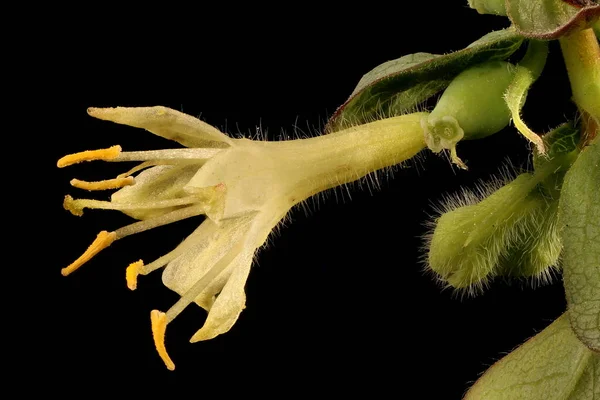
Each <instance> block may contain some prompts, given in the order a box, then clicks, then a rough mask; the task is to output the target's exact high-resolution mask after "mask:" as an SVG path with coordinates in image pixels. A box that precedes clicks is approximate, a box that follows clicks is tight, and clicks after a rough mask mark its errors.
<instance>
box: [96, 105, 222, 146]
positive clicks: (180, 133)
mask: <svg viewBox="0 0 600 400" xmlns="http://www.w3.org/2000/svg"><path fill="white" fill-rule="evenodd" d="M88 114H90V115H91V116H92V117H96V118H99V119H103V120H107V121H112V122H116V123H118V124H124V125H129V126H134V127H137V128H143V129H146V130H148V131H150V132H152V133H154V134H156V135H158V136H162V137H164V138H166V139H170V140H174V141H176V142H179V143H181V144H182V145H184V146H186V147H227V146H229V145H231V143H232V140H231V138H229V137H228V136H226V135H225V134H224V133H222V132H221V131H219V130H218V129H217V128H215V127H213V126H211V125H209V124H207V123H205V122H203V121H200V120H199V119H198V118H194V117H192V116H191V115H187V114H184V113H182V112H179V111H176V110H173V109H171V108H168V107H162V106H156V107H115V108H89V109H88Z"/></svg>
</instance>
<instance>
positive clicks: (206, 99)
mask: <svg viewBox="0 0 600 400" xmlns="http://www.w3.org/2000/svg"><path fill="white" fill-rule="evenodd" d="M403 3H404V2H399V3H397V4H396V5H395V7H394V8H390V6H388V5H383V4H378V3H376V2H372V3H366V4H360V5H356V6H352V5H350V3H344V4H342V5H339V6H338V7H336V8H330V9H327V8H326V7H325V6H313V7H309V6H304V5H302V6H301V5H300V4H287V3H286V4H277V5H272V6H268V7H267V6H256V5H245V6H243V7H240V6H230V7H229V6H227V7H224V8H223V9H216V8H214V7H213V6H210V7H207V6H203V5H202V4H201V3H199V4H195V5H194V6H193V7H190V8H181V7H180V6H177V5H175V4H173V5H171V4H162V5H161V6H160V7H156V8H150V6H149V5H146V6H145V7H144V8H140V9H138V10H134V12H132V10H127V12H125V11H124V10H123V9H122V8H120V7H116V6H108V5H100V4H96V5H95V6H93V7H88V8H85V9H73V8H69V9H64V10H62V9H52V10H49V13H51V15H52V16H54V17H55V18H49V20H51V21H53V22H52V23H51V24H50V25H49V27H48V29H47V31H46V32H42V33H41V34H40V37H39V41H38V44H39V45H40V51H39V52H38V53H37V55H36V58H37V60H36V61H37V65H38V66H39V71H40V76H39V77H40V78H41V79H40V82H41V84H40V85H41V86H40V87H41V88H42V90H41V91H40V92H41V93H40V97H39V102H40V105H43V108H44V109H45V111H49V112H48V113H47V114H44V116H43V123H44V127H45V128H44V132H43V134H41V135H40V136H41V137H42V142H41V143H42V145H41V148H42V150H43V153H44V155H43V157H42V158H41V159H40V161H39V163H40V164H39V166H40V168H41V170H42V171H43V172H44V174H43V175H45V173H47V174H48V175H49V176H44V177H43V178H42V179H41V182H40V185H41V188H42V189H43V190H42V193H43V200H44V201H43V203H44V206H48V209H47V210H46V209H44V210H42V212H43V213H44V214H43V215H44V217H43V222H42V223H39V222H38V224H39V225H38V226H37V229H36V230H35V232H36V235H39V236H38V237H39V238H41V239H42V240H41V241H42V246H43V247H47V248H44V249H42V250H44V251H43V252H44V255H43V256H44V261H43V263H42V264H38V266H36V267H35V271H36V274H35V275H34V276H35V278H34V279H33V280H34V282H35V283H38V282H39V283H40V284H41V288H42V289H41V290H40V291H39V292H37V293H39V295H38V296H35V297H36V301H35V305H34V306H31V307H27V310H26V311H24V314H22V315H21V317H22V318H23V320H25V321H28V322H31V323H33V327H32V328H31V329H29V330H27V334H24V335H23V336H26V337H27V339H28V340H29V342H28V343H29V344H28V345H27V346H26V347H25V351H23V355H22V356H21V358H20V361H19V364H17V365H16V366H15V367H16V368H17V369H18V370H19V371H21V372H23V373H25V374H28V375H31V376H34V377H36V379H37V380H38V381H40V382H43V384H44V385H45V387H46V388H47V390H48V391H49V392H55V391H56V392H57V393H63V394H77V393H81V390H83V389H85V390H90V389H92V390H98V389H101V388H108V389H110V390H113V389H115V390H116V389H117V388H119V389H120V388H121V387H122V385H127V386H129V387H130V388H134V389H136V390H141V388H144V387H145V388H152V389H153V390H158V388H161V387H162V388H166V389H169V390H177V389H181V388H184V387H189V386H190V385H191V390H193V391H191V392H189V393H190V394H191V395H195V396H205V395H208V393H210V392H212V391H215V392H216V393H222V394H223V395H224V396H226V395H227V394H230V393H233V392H237V391H238V390H245V391H247V392H246V393H250V388H251V387H258V388H259V389H260V390H261V391H262V392H264V393H269V392H271V393H276V394H278V395H279V396H281V397H289V394H290V393H291V394H297V393H298V392H301V391H302V392H304V391H306V392H307V393H314V394H315V395H317V394H320V393H321V394H322V393H325V392H327V393H339V394H341V393H347V392H350V393H358V392H361V391H362V392H364V393H366V394H367V395H368V397H382V396H383V393H387V395H386V397H387V396H393V397H400V398H403V397H409V398H444V399H445V398H448V399H458V398H460V397H461V396H462V394H463V393H464V391H465V390H466V389H467V388H468V386H469V385H470V383H471V382H473V381H474V380H475V379H476V378H477V377H478V374H480V373H482V372H483V371H484V370H485V369H486V368H487V367H488V366H489V365H491V364H492V363H493V362H494V361H495V360H497V359H499V358H500V357H501V355H503V354H505V353H507V352H509V351H510V350H511V349H512V348H514V347H515V346H517V345H518V344H520V343H522V342H523V341H524V340H526V339H527V338H529V337H531V336H532V335H533V334H534V333H535V332H537V331H539V330H541V329H543V328H544V327H545V326H547V325H548V324H549V323H550V322H551V321H552V320H554V319H555V318H556V317H557V316H559V315H560V313H561V312H562V311H563V310H564V308H565V301H564V292H563V288H562V286H561V284H560V277H557V278H556V279H555V282H554V283H553V284H552V285H550V286H545V287H541V288H537V289H535V290H534V289H532V287H531V285H530V284H528V283H526V282H525V283H523V282H508V283H507V282H502V281H498V282H495V283H493V284H492V286H491V287H490V288H489V289H488V290H487V291H486V292H485V294H484V295H482V296H478V297H476V298H465V299H460V298H457V297H456V296H455V295H453V294H452V292H451V291H448V290H446V291H442V290H441V288H440V287H439V286H438V284H437V283H435V282H434V281H433V280H432V279H431V277H430V276H428V275H427V274H425V273H424V272H423V268H422V265H421V264H420V263H419V257H420V255H421V251H420V249H419V247H420V246H421V244H422V242H421V239H420V236H421V235H422V234H423V233H424V228H423V227H422V223H423V222H424V221H425V220H426V219H427V213H429V212H431V210H432V207H431V205H432V204H434V203H436V202H437V201H439V200H440V199H441V198H442V196H443V195H444V194H446V193H452V192H454V191H456V190H458V189H459V188H460V187H461V186H466V187H473V186H474V184H475V182H476V181H477V180H478V179H486V178H488V177H490V176H491V175H493V174H496V173H497V171H498V169H499V167H500V166H501V165H503V164H504V163H505V162H506V160H507V159H510V160H512V162H513V164H514V165H516V166H518V167H526V166H527V165H528V157H529V146H528V144H527V143H526V141H525V140H523V139H522V138H520V137H519V135H518V134H517V133H516V131H515V130H514V129H513V128H508V129H505V130H504V131H502V132H501V133H499V134H497V135H494V136H492V137H489V138H486V139H484V140H479V141H476V142H468V143H464V144H461V145H460V146H459V154H460V155H461V157H462V158H463V159H464V160H466V161H467V163H468V165H469V167H470V171H469V172H463V171H458V170H457V169H455V168H451V167H450V165H449V163H448V162H447V160H446V159H444V158H441V157H437V156H435V155H433V154H430V153H427V152H425V153H424V155H423V156H422V157H420V159H419V160H420V161H419V162H418V163H408V164H407V165H406V167H407V168H403V169H399V170H397V171H396V172H395V174H394V177H393V178H391V177H389V178H384V179H383V182H384V183H383V185H382V187H381V189H380V190H375V191H373V193H370V192H369V190H360V189H359V188H358V187H352V188H350V194H351V197H352V200H350V199H349V196H348V193H347V192H345V191H344V190H341V189H338V191H337V199H336V196H335V195H334V194H333V193H329V194H327V196H326V201H324V202H323V201H321V202H320V206H319V207H316V205H315V204H314V203H313V202H311V201H309V202H308V205H309V208H310V212H309V213H308V215H307V214H306V213H305V211H304V210H303V209H302V208H295V209H294V210H292V219H293V223H292V224H289V225H288V226H286V227H285V228H283V229H281V231H280V233H279V234H277V235H276V236H273V237H272V240H271V241H272V245H270V246H269V247H268V248H267V249H263V250H262V251H261V252H260V256H259V258H258V260H259V262H258V264H257V265H255V266H254V268H253V269H252V271H251V273H250V278H249V280H248V282H247V285H246V293H247V308H246V310H245V311H244V312H243V313H242V314H241V317H240V319H239V320H238V322H237V323H236V324H235V326H234V327H233V328H232V329H231V331H230V332H228V333H227V334H224V335H221V336H219V337H217V338H216V339H214V340H211V341H209V342H203V343H196V344H190V343H188V339H189V338H190V337H191V336H192V335H193V333H195V332H196V330H197V329H199V328H200V327H201V325H202V323H203V320H204V318H205V313H204V311H203V310H201V309H200V308H198V307H196V306H190V307H188V309H186V310H185V311H184V312H183V313H182V314H181V315H180V316H179V317H178V318H177V319H176V320H175V321H174V322H173V323H172V324H170V325H169V328H168V331H167V348H168V350H169V352H170V355H171V357H172V358H173V360H174V361H175V363H176V365H177V369H176V371H175V372H169V371H167V370H166V368H165V367H164V365H163V363H162V361H161V360H160V359H159V357H158V356H157V354H156V352H155V350H154V348H153V343H152V336H151V331H150V321H149V314H150V310H152V309H160V310H163V311H166V310H167V309H168V308H169V307H170V305H172V304H173V303H174V302H175V301H176V300H177V298H178V296H177V295H176V294H175V293H173V292H170V291H169V290H168V289H166V288H165V287H164V286H162V284H161V281H160V273H158V272H157V273H154V274H152V275H150V276H148V277H142V278H141V279H140V281H139V286H138V290H136V291H135V292H130V291H129V290H128V289H127V288H126V286H125V279H124V275H125V267H126V266H127V265H128V263H130V262H132V261H135V260H138V259H140V258H142V259H144V260H146V261H147V262H150V261H151V260H153V259H155V258H156V257H159V256H161V255H163V254H164V253H166V252H168V251H170V250H171V249H172V248H173V247H174V246H176V245H177V244H178V243H179V242H180V241H181V240H183V238H185V236H186V235H187V234H188V233H189V232H191V231H192V230H193V229H194V227H195V226H197V224H198V223H199V222H200V221H201V220H200V219H196V220H189V221H184V222H180V223H177V224H175V225H173V226H168V227H163V228H159V229H156V230H154V231H151V232H146V233H143V234H140V235H136V236H135V237H131V238H127V239H126V240H123V241H119V242H117V243H115V244H114V245H113V246H111V248H110V249H108V250H106V251H105V252H103V253H101V255H99V256H97V257H96V258H95V259H94V260H93V261H91V262H89V263H88V264H87V265H85V267H83V268H82V269H81V270H80V271H77V272H76V273H74V274H73V275H71V276H69V277H68V278H63V277H61V276H60V268H62V267H64V266H65V265H67V264H69V263H70V262H71V261H72V260H73V259H75V258H76V257H77V256H78V255H79V254H80V253H81V252H82V251H83V250H84V249H85V248H86V247H87V246H88V245H89V243H90V242H91V240H92V239H93V238H94V237H95V235H96V234H97V232H98V231H100V230H103V229H106V230H113V229H116V228H118V227H120V226H122V225H124V224H127V223H129V219H128V218H127V217H125V216H123V215H119V214H116V213H112V212H106V211H97V212H91V211H90V212H86V214H85V215H84V216H83V217H82V218H77V217H74V216H71V215H70V214H68V213H67V212H66V211H64V210H63V209H62V199H63V197H64V195H65V194H68V193H70V194H72V195H74V196H76V197H77V196H79V197H83V196H85V195H86V193H85V192H80V191H78V190H77V189H74V188H71V187H70V186H69V180H70V179H71V178H73V177H77V178H79V179H84V180H97V179H106V178H110V177H113V176H115V175H116V174H118V173H120V172H122V171H124V170H125V169H127V168H129V165H127V166H123V165H117V164H102V163H89V164H86V165H80V166H75V167H70V168H67V169H64V170H58V169H56V168H55V167H54V166H55V163H56V160H57V159H58V158H59V157H61V156H62V155H64V154H67V153H71V152H76V151H81V150H85V149H90V148H103V147H108V146H111V145H114V144H120V145H122V146H123V148H124V149H126V150H138V149H139V150H143V149H159V148H167V147H173V146H174V145H173V144H172V143H169V142H167V141H166V140H164V139H161V138H158V137H154V136H152V135H151V134H149V133H147V132H144V131H142V130H136V129H134V128H127V127H123V126H119V125H115V124H110V123H107V122H103V121H96V120H93V119H92V118H91V117H89V116H87V114H86V108H87V107H90V106H95V107H102V106H149V105H164V106H169V107H172V108H175V109H179V110H182V111H184V112H186V113H189V114H192V115H200V114H201V117H202V119H204V120H205V121H207V122H209V123H211V124H213V125H215V126H217V127H220V128H222V129H224V130H227V131H228V132H230V133H235V132H238V131H241V132H244V133H248V132H253V131H254V130H255V129H256V126H257V125H262V127H263V128H268V132H269V135H270V137H271V138H276V136H277V135H278V134H279V132H280V130H281V129H285V130H286V131H287V132H288V133H290V134H291V133H293V132H294V128H293V127H294V126H295V125H296V126H298V127H299V128H300V129H302V130H304V131H306V130H307V126H308V127H312V128H315V127H316V129H318V126H319V124H320V123H322V122H323V121H324V120H326V118H327V117H328V116H329V115H330V114H331V113H332V112H333V111H334V110H335V109H336V107H337V106H338V105H340V104H341V103H343V101H344V100H345V99H346V98H347V96H348V95H349V94H350V92H351V91H352V89H353V87H354V86H355V84H356V83H357V82H358V80H359V79H360V77H361V76H362V75H363V74H364V73H366V72H367V71H369V70H370V69H371V68H373V67H375V66H376V65H378V64H380V63H382V62H384V61H387V60H389V59H394V58H398V57H400V56H402V55H405V54H409V53H414V52H420V51H423V52H429V53H439V54H441V53H445V52H449V51H454V50H459V49H461V48H463V47H465V46H466V45H468V44H469V43H470V42H472V41H474V40H476V39H477V38H479V37H480V36H482V35H484V34H485V33H486V32H488V31H490V30H494V29H500V28H503V27H506V26H507V25H508V21H507V20H506V19H504V18H501V17H494V16H481V15H478V14H477V12H475V11H473V10H470V9H469V8H468V7H466V1H464V2H463V1H439V2H425V1H423V2H414V3H412V4H411V5H407V4H403ZM568 97H569V91H568V82H567V80H566V75H565V71H564V66H563V65H562V61H561V60H560V52H559V49H558V47H557V46H555V45H552V46H551V56H550V60H549V65H548V69H547V70H546V72H545V74H544V77H543V78H542V79H541V80H540V81H539V82H538V83H537V84H536V86H535V87H534V89H533V90H532V92H531V95H530V102H529V103H528V105H527V106H526V108H525V116H526V119H527V121H528V122H529V123H530V124H531V125H532V127H533V128H534V129H537V130H538V131H544V130H547V129H548V128H550V127H552V126H554V125H556V124H558V123H560V122H562V121H563V120H565V119H566V118H567V117H569V116H570V115H572V111H573V108H572V106H571V105H570V104H569V101H568ZM46 189H47V190H46ZM342 193H343V196H344V200H342ZM106 196H107V194H104V193H100V194H99V195H98V196H97V197H96V198H99V199H103V198H106ZM47 216H49V217H47ZM44 238H45V239H44ZM42 250H40V252H42ZM34 256H35V254H34ZM21 326H22V325H21ZM23 331H25V329H24V328H23ZM30 336H31V337H30ZM59 376H60V377H61V379H56V377H59ZM320 385H322V386H320ZM25 389H26V388H25ZM115 393H121V392H115Z"/></svg>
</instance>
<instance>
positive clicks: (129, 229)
mask: <svg viewBox="0 0 600 400" xmlns="http://www.w3.org/2000/svg"><path fill="white" fill-rule="evenodd" d="M203 213H204V206H203V205H201V204H200V205H194V206H189V207H186V208H182V209H180V210H175V211H171V212H170V213H167V214H164V215H161V216H158V217H156V218H150V219H147V220H144V221H139V222H134V223H133V224H131V225H127V226H124V227H122V228H119V229H117V230H116V231H115V232H114V233H115V234H116V236H117V237H116V238H117V239H122V238H124V237H125V236H129V235H133V234H135V233H139V232H143V231H147V230H149V229H152V228H156V227H159V226H162V225H167V224H170V223H172V222H176V221H181V220H182V219H186V218H190V217H195V216H197V215H200V214H203Z"/></svg>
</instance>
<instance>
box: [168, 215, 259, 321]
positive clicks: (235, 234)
mask: <svg viewBox="0 0 600 400" xmlns="http://www.w3.org/2000/svg"><path fill="white" fill-rule="evenodd" d="M249 224H250V220H249V218H243V219H230V220H225V221H223V222H222V223H221V224H220V225H217V224H216V223H215V222H213V221H212V220H210V219H206V220H204V221H203V222H202V224H201V225H200V227H199V228H198V229H197V230H196V231H195V232H194V234H193V239H192V240H193V241H195V242H196V244H193V245H191V246H189V247H188V248H187V249H186V251H185V252H184V253H183V254H181V255H180V256H179V257H177V258H176V259H174V260H173V261H171V262H169V264H168V265H167V267H166V268H165V270H164V272H163V276H162V279H163V283H164V285H165V286H166V287H168V288H169V289H171V290H173V291H175V292H177V293H178V294H180V295H182V296H183V294H184V293H186V292H187V291H188V290H189V289H190V288H191V287H192V286H194V284H195V283H196V282H198V281H199V280H200V279H201V278H202V276H204V274H206V273H207V272H208V271H209V270H210V269H211V268H212V267H213V266H214V265H215V264H216V263H217V262H218V261H219V260H221V259H222V258H223V257H224V256H225V255H226V254H227V253H228V252H229V251H230V250H231V249H232V248H233V247H234V246H235V245H236V244H237V243H239V242H240V241H242V240H243V238H244V236H245V234H246V233H247V231H248V227H249ZM186 242H188V240H187V239H186ZM186 242H184V243H183V244H186ZM188 243H189V242H188ZM183 244H182V245H183ZM231 271H232V268H231V267H230V266H228V267H227V268H226V269H224V270H223V271H222V272H221V273H220V274H218V275H217V276H216V277H215V278H214V279H213V280H212V281H211V282H210V283H209V284H208V285H207V286H206V288H205V289H204V290H203V291H202V292H201V293H200V295H198V296H197V297H196V298H195V302H196V304H198V305H199V306H200V307H202V308H204V309H206V310H208V309H210V306H211V305H212V303H213V301H214V296H215V295H216V294H217V293H219V292H220V291H221V289H222V288H223V286H224V285H225V282H226V281H227V279H228V277H229V275H230V274H231Z"/></svg>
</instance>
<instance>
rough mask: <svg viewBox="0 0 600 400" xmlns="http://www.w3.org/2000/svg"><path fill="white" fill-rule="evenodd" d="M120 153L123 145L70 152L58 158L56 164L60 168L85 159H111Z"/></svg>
mask: <svg viewBox="0 0 600 400" xmlns="http://www.w3.org/2000/svg"><path fill="white" fill-rule="evenodd" d="M120 153H121V146H112V147H109V148H108V149H99V150H87V151H82V152H80V153H74V154H68V155H66V156H64V157H62V158H61V159H60V160H58V162H57V163H56V166H57V167H58V168H63V167H66V166H69V165H73V164H78V163H80V162H83V161H94V160H103V161H110V160H114V159H115V158H117V157H118V156H119V154H120Z"/></svg>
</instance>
